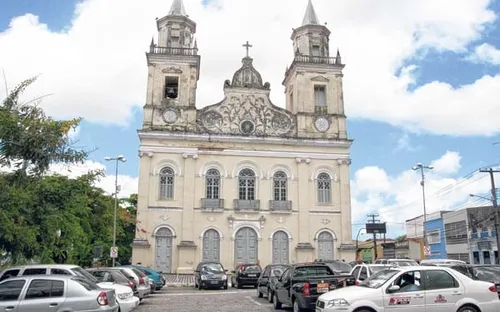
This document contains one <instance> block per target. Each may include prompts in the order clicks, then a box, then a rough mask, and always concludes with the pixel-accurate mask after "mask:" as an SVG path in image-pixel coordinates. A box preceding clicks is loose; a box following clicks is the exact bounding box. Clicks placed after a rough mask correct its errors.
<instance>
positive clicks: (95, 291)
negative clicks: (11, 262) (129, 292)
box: [0, 275, 119, 312]
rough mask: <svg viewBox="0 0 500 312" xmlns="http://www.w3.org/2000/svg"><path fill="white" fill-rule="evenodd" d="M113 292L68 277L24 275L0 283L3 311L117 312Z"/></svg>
mask: <svg viewBox="0 0 500 312" xmlns="http://www.w3.org/2000/svg"><path fill="white" fill-rule="evenodd" d="M118 309H119V306H118V303H117V301H116V295H115V290H114V289H102V288H100V287H99V286H97V285H96V284H95V283H92V282H90V281H89V280H88V279H85V278H81V277H75V276H71V275H66V276H64V275H25V276H21V277H10V278H8V279H5V280H3V281H2V282H0V310H2V311H11V312H17V311H36V312H53V311H74V312H79V311H85V312H117V311H118Z"/></svg>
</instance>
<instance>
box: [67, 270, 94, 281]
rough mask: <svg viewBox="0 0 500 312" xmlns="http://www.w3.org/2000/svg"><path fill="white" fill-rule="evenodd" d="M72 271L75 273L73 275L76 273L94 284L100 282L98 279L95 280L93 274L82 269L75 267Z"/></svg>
mask: <svg viewBox="0 0 500 312" xmlns="http://www.w3.org/2000/svg"><path fill="white" fill-rule="evenodd" d="M71 271H73V273H75V275H76V276H79V277H83V278H87V279H89V280H91V281H92V282H94V283H97V282H98V280H97V278H95V277H94V276H93V275H92V274H90V273H89V272H87V271H85V270H84V269H82V268H81V267H74V268H72V269H71Z"/></svg>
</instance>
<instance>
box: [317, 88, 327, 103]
mask: <svg viewBox="0 0 500 312" xmlns="http://www.w3.org/2000/svg"><path fill="white" fill-rule="evenodd" d="M314 105H315V106H319V107H324V106H326V88H325V86H314Z"/></svg>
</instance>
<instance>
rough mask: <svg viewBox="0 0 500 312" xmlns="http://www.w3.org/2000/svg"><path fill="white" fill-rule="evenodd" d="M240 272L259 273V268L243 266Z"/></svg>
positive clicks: (256, 266)
mask: <svg viewBox="0 0 500 312" xmlns="http://www.w3.org/2000/svg"><path fill="white" fill-rule="evenodd" d="M241 271H242V272H256V273H258V272H260V267H259V266H258V265H244V266H243V267H242V268H241Z"/></svg>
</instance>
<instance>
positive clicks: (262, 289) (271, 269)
mask: <svg viewBox="0 0 500 312" xmlns="http://www.w3.org/2000/svg"><path fill="white" fill-rule="evenodd" d="M288 267H289V266H288V265H286V264H269V265H266V266H265V267H264V269H263V270H262V274H260V277H259V279H258V280H257V297H259V298H262V297H264V296H266V297H267V298H268V300H269V302H271V300H272V292H271V291H270V289H271V283H272V281H271V280H273V279H274V280H277V279H278V278H279V277H280V276H281V274H283V272H284V271H285V270H286V269H287V268H288Z"/></svg>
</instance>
